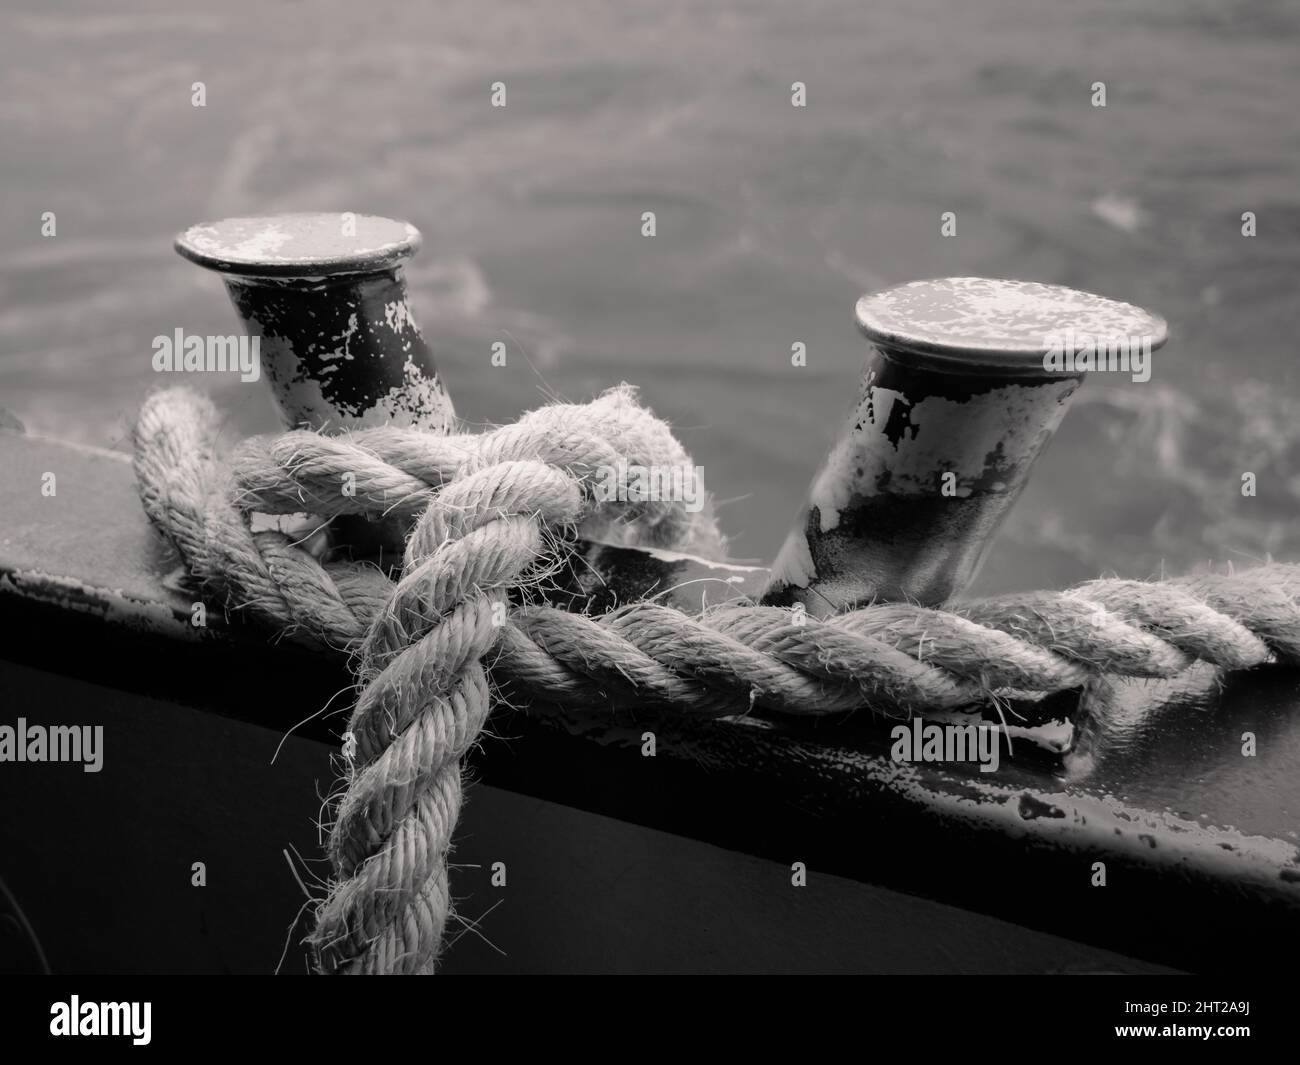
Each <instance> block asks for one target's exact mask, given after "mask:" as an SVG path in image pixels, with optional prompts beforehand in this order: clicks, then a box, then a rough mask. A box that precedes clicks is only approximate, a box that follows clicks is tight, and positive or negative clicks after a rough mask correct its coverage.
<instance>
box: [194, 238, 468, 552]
mask: <svg viewBox="0 0 1300 1065" xmlns="http://www.w3.org/2000/svg"><path fill="white" fill-rule="evenodd" d="M419 247H420V232H419V230H417V229H416V228H415V227H414V226H412V225H410V224H408V223H406V222H398V221H394V220H393V219H391V218H379V217H376V216H374V215H360V214H351V213H339V214H329V213H315V214H282V215H271V216H268V217H265V218H227V219H223V220H222V221H219V222H206V223H201V224H199V225H194V226H191V227H190V228H189V229H187V230H185V232H184V233H182V234H181V235H180V236H179V237H177V238H176V250H177V251H178V252H180V254H181V255H183V256H184V257H185V258H187V259H189V260H190V261H191V262H195V263H197V264H198V265H200V266H203V267H206V268H207V269H209V270H214V271H216V272H218V273H220V274H222V275H223V279H224V280H225V283H226V290H227V291H228V292H229V294H230V299H231V302H232V303H234V305H235V310H236V311H238V312H239V317H240V319H241V321H242V322H243V324H244V328H245V330H246V331H247V332H248V334H249V336H250V337H256V338H258V345H259V348H260V354H261V367H262V373H263V374H264V375H265V377H266V379H267V383H268V384H269V385H270V387H271V392H272V395H273V396H274V398H275V403H276V406H277V407H278V408H279V411H280V416H281V418H282V420H283V421H284V424H285V425H286V426H288V427H289V428H291V429H299V428H308V429H320V430H323V431H326V432H332V431H338V430H341V429H364V428H371V427H374V426H380V425H388V424H393V425H404V426H407V425H409V426H416V427H418V428H421V429H425V430H427V431H429V432H433V433H447V432H450V431H451V430H452V428H453V426H454V423H455V413H454V411H453V410H452V405H451V400H450V399H449V398H448V396H447V392H446V390H445V389H444V388H443V385H442V382H441V381H440V380H439V379H438V372H437V368H436V366H435V365H434V361H433V356H432V355H431V354H430V352H429V348H428V346H427V345H426V344H425V342H424V337H423V336H422V335H421V334H420V329H419V326H417V325H416V323H415V319H414V318H413V317H412V315H411V310H410V306H409V304H408V302H407V294H406V280H405V278H404V277H403V276H402V264H403V263H404V262H405V260H406V259H408V258H409V257H410V256H411V255H413V254H415V252H416V251H417V250H418V249H419ZM340 490H342V486H340ZM335 529H336V532H337V534H338V535H337V536H336V537H335V539H336V542H340V543H342V544H346V545H348V546H349V547H350V548H352V549H353V550H354V552H355V553H358V554H374V553H376V552H382V553H383V554H384V555H385V556H387V557H388V558H389V559H391V560H394V561H395V560H396V559H397V558H400V557H401V549H402V544H403V541H404V538H405V532H406V530H405V527H404V526H402V525H401V524H400V523H393V522H382V523H381V522H374V523H368V522H365V521H364V520H363V519H339V521H337V522H336V523H335Z"/></svg>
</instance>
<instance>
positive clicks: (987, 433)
mask: <svg viewBox="0 0 1300 1065" xmlns="http://www.w3.org/2000/svg"><path fill="white" fill-rule="evenodd" d="M857 319H858V325H859V327H860V329H861V330H862V332H863V334H864V335H865V336H866V337H867V339H868V341H870V342H871V345H872V348H871V351H870V352H869V353H868V356H867V364H866V367H865V370H864V372H863V377H862V391H861V396H860V398H859V401H858V405H857V407H856V409H855V410H854V412H853V414H852V416H851V418H850V420H849V424H848V426H847V427H846V429H845V431H844V432H843V433H842V434H841V436H840V439H839V440H838V442H837V443H836V444H835V446H834V448H833V449H832V450H831V452H830V454H829V456H828V457H827V459H826V461H825V463H824V464H823V466H822V468H821V470H820V471H819V472H818V473H817V475H816V477H815V478H814V480H813V484H812V488H811V490H810V493H809V500H808V504H807V507H806V509H805V511H804V513H803V515H802V517H801V518H800V521H799V523H798V525H797V526H796V528H795V529H794V530H793V531H792V532H791V534H790V536H789V538H788V539H787V540H786V542H785V545H784V546H783V547H782V549H781V552H780V555H779V556H778V558H777V560H776V563H775V564H774V566H773V568H772V578H771V582H770V583H769V585H768V588H767V591H766V593H765V595H764V601H765V602H768V603H775V604H780V605H790V604H793V603H802V604H803V605H804V607H805V608H806V609H807V610H808V612H809V613H811V614H814V615H817V616H825V615H830V614H835V613H839V612H841V611H844V610H850V609H853V608H854V607H858V606H863V605H866V604H868V603H871V602H879V601H901V600H909V601H912V602H918V603H923V604H928V605H937V604H939V603H942V602H945V601H946V600H948V599H950V598H952V597H953V596H955V595H957V594H959V593H961V592H962V591H963V590H964V589H965V588H966V587H967V586H968V585H969V584H970V582H971V581H972V580H973V579H974V578H975V575H976V573H977V572H978V570H979V566H980V563H981V562H982V561H983V558H984V554H985V552H986V551H987V549H988V547H989V546H990V544H991V542H992V538H993V535H994V533H995V532H996V530H997V528H998V525H999V524H1000V523H1001V521H1002V519H1003V518H1004V517H1005V516H1006V513H1007V511H1008V510H1009V509H1010V507H1011V505H1012V503H1014V502H1015V499H1016V497H1017V496H1018V495H1019V494H1020V492H1021V490H1022V489H1023V488H1024V487H1025V484H1026V483H1027V480H1028V476H1029V470H1030V468H1031V467H1032V465H1033V463H1034V461H1035V460H1036V459H1037V458H1038V456H1039V454H1040V453H1041V452H1042V450H1043V448H1044V446H1045V445H1046V444H1047V442H1048V440H1050V439H1051V437H1052V434H1053V433H1054V432H1055V430H1056V427H1057V426H1058V425H1059V424H1060V422H1061V419H1062V418H1063V417H1064V416H1065V410H1066V406H1067V404H1068V402H1069V399H1070V396H1071V395H1072V394H1073V392H1074V390H1075V389H1076V388H1077V387H1078V386H1079V383H1080V381H1081V380H1082V379H1083V376H1084V374H1085V373H1087V372H1088V371H1089V370H1093V369H1108V370H1115V371H1118V372H1122V373H1126V374H1131V375H1132V378H1133V379H1134V380H1143V379H1144V376H1143V375H1144V374H1147V373H1149V371H1150V365H1149V362H1148V361H1147V360H1148V359H1149V356H1150V353H1151V352H1152V351H1154V350H1155V349H1157V348H1159V347H1160V346H1161V345H1162V344H1163V343H1164V342H1165V340H1166V338H1167V328H1166V325H1165V322H1164V320H1163V319H1162V318H1160V317H1159V316H1158V315H1154V314H1150V313H1148V312H1146V311H1144V310H1142V309H1141V308H1138V307H1134V306H1132V305H1131V304H1127V303H1120V302H1118V301H1115V300H1109V299H1105V298H1103V297H1101V296H1094V295H1091V294H1089V293H1086V292H1079V291H1076V290H1074V289H1069V288H1064V287H1061V286H1059V285H1043V284H1036V283H1032V282H1025V281H1002V280H989V279H985V278H947V279H943V280H935V281H915V282H911V283H910V284H905V285H899V286H897V287H895V288H890V289H886V290H884V291H882V292H877V293H874V294H873V295H869V296H864V297H863V298H862V299H861V300H859V301H858V306H857Z"/></svg>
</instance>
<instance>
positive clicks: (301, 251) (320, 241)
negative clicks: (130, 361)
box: [175, 211, 420, 279]
mask: <svg viewBox="0 0 1300 1065" xmlns="http://www.w3.org/2000/svg"><path fill="white" fill-rule="evenodd" d="M175 246H176V250H177V251H178V252H179V253H180V254H181V255H183V256H184V257H185V258H186V259H189V260H190V262H193V263H198V265H199V266H203V267H206V268H207V269H209V270H216V271H218V272H220V273H223V274H234V275H236V276H239V277H283V278H299V279H307V278H312V277H335V276H338V275H342V274H371V273H377V272H379V271H381V270H389V269H391V268H392V267H394V266H396V265H398V264H399V263H401V262H402V261H403V260H405V259H407V258H409V257H410V256H412V255H414V254H415V252H416V251H417V250H418V249H419V247H420V231H419V230H418V229H416V228H415V226H413V225H411V224H410V223H409V222H399V221H396V220H394V219H392V218H381V217H379V216H377V215H368V214H350V213H344V212H340V211H335V212H319V213H310V214H276V215H266V216H263V217H260V218H223V219H221V220H220V221H218V222H200V223H199V224H197V225H193V226H190V227H189V229H187V230H185V231H184V232H183V233H181V234H180V235H179V236H178V237H177V238H176V244H175Z"/></svg>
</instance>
